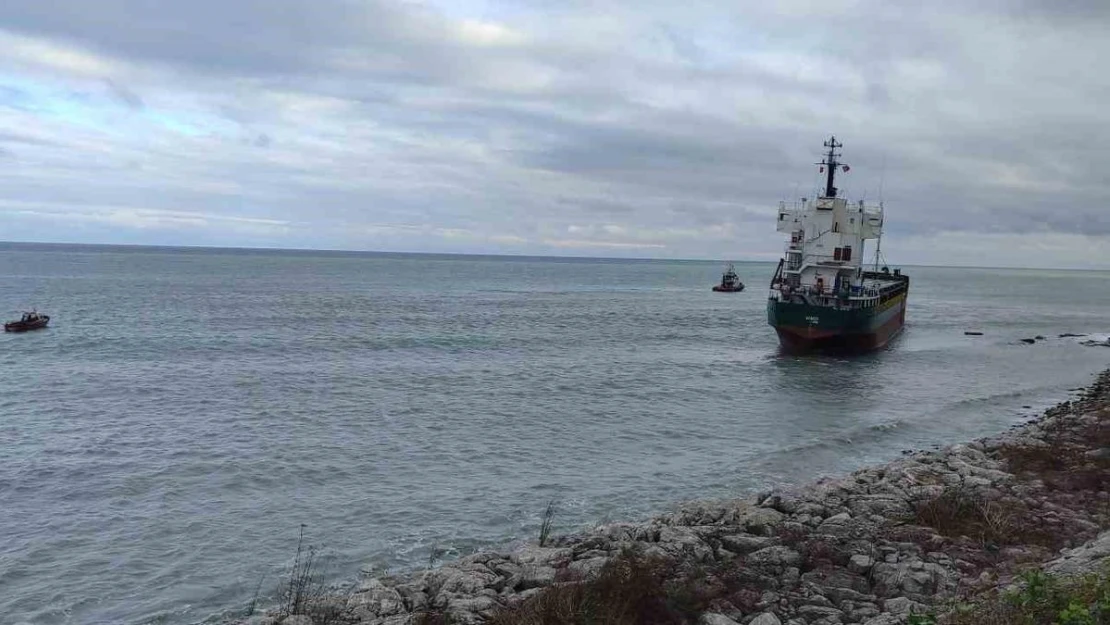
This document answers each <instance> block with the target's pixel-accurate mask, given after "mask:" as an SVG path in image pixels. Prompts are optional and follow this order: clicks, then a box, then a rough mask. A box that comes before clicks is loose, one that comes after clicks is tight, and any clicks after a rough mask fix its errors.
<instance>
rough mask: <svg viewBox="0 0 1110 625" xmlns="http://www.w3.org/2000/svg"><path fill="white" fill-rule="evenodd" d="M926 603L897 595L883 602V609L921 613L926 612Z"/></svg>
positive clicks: (885, 610)
mask: <svg viewBox="0 0 1110 625" xmlns="http://www.w3.org/2000/svg"><path fill="white" fill-rule="evenodd" d="M925 610H926V607H925V604H922V603H918V602H916V601H914V600H913V599H909V598H906V597H895V598H894V599H887V600H886V601H884V602H883V611H884V612H890V613H891V614H910V613H911V612H912V613H915V614H921V613H923V612H925Z"/></svg>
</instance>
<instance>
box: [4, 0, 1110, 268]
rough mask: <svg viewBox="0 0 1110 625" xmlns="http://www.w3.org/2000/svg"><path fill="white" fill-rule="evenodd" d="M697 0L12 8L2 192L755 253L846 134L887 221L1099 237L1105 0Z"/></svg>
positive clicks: (283, 223) (283, 240)
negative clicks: (728, 1) (9, 164)
mask: <svg viewBox="0 0 1110 625" xmlns="http://www.w3.org/2000/svg"><path fill="white" fill-rule="evenodd" d="M716 4H717V3H703V2H691V3H684V4H683V5H682V6H680V7H676V6H672V5H671V4H670V3H662V2H658V3H653V2H648V3H646V4H643V3H637V4H636V5H624V4H618V3H609V2H606V3H600V4H597V3H575V2H570V3H559V4H556V3H541V2H534V3H526V4H512V5H510V4H499V3H494V4H483V5H482V7H478V6H471V5H469V4H467V3H462V4H451V5H446V4H445V5H442V6H437V5H434V4H415V3H413V4H398V3H386V2H380V1H376V0H369V1H355V0H316V1H309V0H265V1H264V0H246V1H242V2H231V3H228V2H220V3H217V2H215V1H214V0H199V1H198V2H193V3H149V2H140V1H138V0H104V1H103V2H98V3H95V5H96V6H93V5H91V4H89V3H87V2H83V1H81V0H58V1H57V2H53V3H42V2H33V1H31V0H15V1H14V2H10V3H8V4H7V5H5V8H4V10H3V16H4V20H3V29H4V30H3V31H0V36H5V37H8V42H9V44H10V45H9V46H8V48H9V49H11V50H13V51H14V52H13V54H11V55H10V57H11V58H10V59H9V60H8V61H4V62H0V69H3V70H6V71H7V74H6V75H7V76H11V77H14V78H12V79H11V80H7V79H0V123H4V124H5V126H6V127H9V128H20V129H21V130H20V131H19V133H18V134H16V133H11V135H10V136H8V135H0V146H19V147H18V149H19V151H20V152H21V153H22V152H27V153H28V154H29V155H30V156H32V157H34V162H36V164H37V165H36V168H35V169H34V170H27V169H23V170H20V172H18V173H13V172H10V171H9V172H6V173H0V178H2V180H0V182H2V183H3V187H2V188H3V189H4V190H3V191H0V212H8V213H11V214H13V215H16V216H17V218H18V219H24V220H30V221H26V222H25V223H21V225H20V226H19V228H17V229H14V230H15V231H18V232H29V231H33V229H34V226H33V223H32V222H33V220H34V219H44V217H42V215H44V214H47V213H49V214H50V215H56V214H58V213H57V212H51V211H53V210H54V209H50V210H46V208H44V207H50V206H53V207H56V208H57V210H58V211H62V212H63V213H64V211H65V210H71V211H76V212H74V215H75V219H77V218H79V219H81V220H84V221H83V222H82V223H85V224H96V225H97V227H96V228H93V227H91V226H87V227H84V228H83V230H82V231H84V232H95V233H97V234H96V236H101V237H102V236H103V233H104V232H105V231H106V230H105V229H104V228H108V230H107V231H111V229H113V228H114V229H116V230H118V231H119V232H120V233H121V234H120V237H124V236H126V237H127V238H128V240H134V239H135V237H138V238H140V239H141V237H142V233H143V232H147V233H155V232H156V233H157V235H156V237H157V240H158V241H159V242H166V240H167V238H168V239H173V238H174V237H175V236H177V237H179V238H180V239H181V240H180V242H185V243H187V242H189V241H191V240H192V239H191V238H190V237H194V238H196V237H202V238H204V240H215V239H218V240H221V241H224V240H235V237H236V236H241V237H242V240H243V241H244V242H251V243H252V244H253V243H259V242H262V243H264V244H268V245H296V246H304V245H320V246H323V247H343V246H347V247H357V248H371V249H373V248H381V249H407V250H413V249H427V250H429V251H441V250H443V251H513V252H518V253H520V252H534V253H545V252H552V251H556V252H560V253H567V252H568V251H569V252H575V251H577V250H581V251H582V253H598V252H600V251H606V250H608V251H610V252H612V253H619V254H626V255H627V254H630V255H643V254H651V255H664V256H707V255H708V256H718V257H725V256H728V257H732V256H736V255H737V253H738V252H740V253H742V254H743V253H750V254H753V255H762V256H768V257H770V256H773V255H774V254H775V253H777V252H778V250H779V249H781V241H780V239H779V237H778V236H777V235H776V234H775V233H774V231H773V226H772V224H771V221H770V220H771V219H772V215H773V212H774V210H775V207H776V205H777V201H778V200H779V199H786V198H790V197H794V196H802V195H806V196H809V195H812V194H813V193H814V192H815V190H816V188H817V185H818V181H817V172H816V168H815V167H814V166H813V163H814V162H815V161H816V160H818V159H819V152H820V142H821V141H822V140H823V139H824V138H825V137H826V136H827V135H828V134H829V133H832V132H835V133H836V134H837V135H838V136H839V137H840V138H841V139H842V140H844V142H845V144H846V147H845V156H846V159H847V161H848V162H850V163H851V164H852V165H853V170H852V172H851V173H850V174H848V175H845V176H842V181H841V185H840V186H841V188H842V189H843V190H844V191H845V192H846V193H848V194H849V195H850V196H851V197H853V198H859V197H864V196H865V197H866V198H867V199H869V200H874V199H878V198H879V197H880V187H881V189H882V198H883V199H884V200H885V202H886V203H887V206H888V209H889V211H890V218H889V219H888V228H889V233H890V235H891V237H892V238H894V239H898V238H902V239H904V240H906V241H910V240H911V239H912V240H913V241H924V240H927V239H928V240H934V239H935V240H936V241H938V242H940V243H943V245H942V244H940V243H938V245H937V246H936V249H950V248H951V246H952V245H956V243H952V242H953V241H957V239H958V241H960V243H959V244H960V245H968V243H966V241H967V239H966V238H960V237H964V235H967V234H971V235H974V234H976V233H980V234H984V235H990V236H992V237H998V236H1005V237H1010V238H1009V239H1007V240H1011V241H1013V244H1014V245H1015V246H1018V245H1022V244H1025V243H1028V242H1029V241H1032V240H1036V237H1046V236H1049V235H1051V236H1061V237H1080V238H1083V239H1084V240H1087V241H1099V242H1102V243H1110V220H1108V218H1107V216H1106V215H1107V212H1106V208H1107V204H1108V202H1110V183H1108V182H1107V178H1106V177H1105V176H1104V175H1103V174H1102V173H1101V171H1100V163H1099V158H1100V151H1102V149H1103V146H1104V145H1106V144H1107V140H1108V139H1110V130H1108V129H1110V114H1107V113H1104V112H1103V111H1102V107H1101V106H1100V103H1101V102H1105V101H1106V100H1107V96H1110V76H1107V75H1104V72H1101V71H1099V69H1098V68H1099V67H1100V66H1101V59H1104V58H1106V56H1107V55H1110V42H1107V41H1105V40H1104V39H1105V38H1104V37H1102V35H1101V33H1103V32H1105V28H1106V26H1107V25H1108V24H1110V13H1108V11H1107V9H1106V8H1105V6H1104V3H1100V2H1093V1H1092V2H1080V1H1073V2H1066V3H1050V2H1047V1H1044V0H1014V1H1013V2H1003V1H998V2H995V3H993V4H984V5H979V6H978V7H977V8H965V7H964V6H962V4H961V3H956V2H952V1H950V0H946V1H944V2H940V3H928V4H924V5H922V4H911V3H886V2H878V1H877V0H864V1H862V2H847V1H846V2H843V3H838V2H828V3H822V4H821V5H820V6H817V5H810V4H808V3H799V2H795V1H792V0H791V1H783V2H779V3H771V4H768V5H760V6H758V7H757V6H747V7H739V8H736V9H727V8H722V7H720V6H717V5H716ZM98 83H99V87H98ZM105 85H106V86H107V89H106V90H105V89H104V86H105ZM140 93H141V94H142V96H139V95H138V94H140ZM120 104H123V105H124V106H125V107H126V108H127V109H128V110H130V111H131V112H132V113H133V114H132V116H131V117H129V118H127V119H124V118H121V117H120V116H119V115H121V114H123V112H121V111H120V110H119V105H120ZM24 129H25V130H24ZM32 129H33V130H32ZM275 137H276V138H280V140H275ZM260 148H264V149H260ZM27 206H36V207H38V208H36V209H35V211H37V212H35V211H30V210H29V209H27V208H26V207H27ZM82 206H84V207H86V208H82ZM64 207H69V208H68V209H66V208H64ZM81 211H83V212H81ZM189 212H195V213H197V214H203V215H206V217H203V218H198V219H197V220H194V221H188V220H184V219H183V218H182V217H181V214H182V213H189ZM32 213H34V214H35V215H38V216H37V217H33V218H32V217H30V216H28V215H31V214H32ZM19 215H23V217H18V216H19ZM236 220H238V221H236ZM259 220H263V221H259ZM265 220H270V221H275V222H280V225H275V224H274V223H269V222H268V221H265ZM186 222H187V223H188V224H189V226H188V228H185V226H183V225H182V224H185V223H186ZM35 223H37V222H35ZM201 224H203V225H201ZM301 224H312V234H305V231H306V228H303V227H301V226H300V225H301ZM217 230H218V234H217V233H216V231H217ZM43 232H44V233H51V232H58V230H57V225H56V224H51V226H50V228H49V229H44V230H43ZM123 233H126V234H123ZM136 233H137V234H136ZM175 233H176V234H175ZM42 236H46V234H43V235H39V238H41V237H42ZM90 236H91V235H90ZM151 236H152V237H154V236H155V235H153V234H152V235H151ZM953 237H956V238H953ZM151 240H154V239H153V238H152V239H151ZM198 240H199V239H198ZM591 245H594V246H595V247H593V248H591V247H590V246H591ZM907 246H908V247H909V244H907ZM886 249H889V250H890V254H891V255H895V254H896V253H897V251H896V250H897V247H896V246H895V245H894V243H892V244H891V245H884V250H886ZM914 249H918V248H914ZM920 249H922V250H926V252H923V253H924V254H926V255H927V250H928V249H929V247H928V246H927V245H924V244H922V245H921V246H920ZM1000 249H1001V248H1000ZM917 260H919V261H921V262H944V258H918V259H917ZM988 260H989V259H988ZM999 262H1004V261H1001V260H1000V261H999ZM1005 262H1008V261H1005ZM1053 262H1060V263H1065V264H1069V263H1070V264H1076V263H1079V264H1082V262H1083V261H1082V259H1080V260H1076V259H1075V258H1072V257H1071V256H1066V255H1061V256H1060V257H1059V258H1058V259H1057V260H1056V261H1053ZM1092 262H1093V261H1092ZM1098 262H1103V263H1105V262H1110V261H1105V260H1104V261H1098Z"/></svg>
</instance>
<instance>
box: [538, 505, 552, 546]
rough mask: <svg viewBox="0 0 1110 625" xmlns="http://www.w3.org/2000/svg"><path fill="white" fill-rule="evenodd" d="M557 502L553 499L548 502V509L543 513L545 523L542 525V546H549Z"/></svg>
mask: <svg viewBox="0 0 1110 625" xmlns="http://www.w3.org/2000/svg"><path fill="white" fill-rule="evenodd" d="M555 506H556V504H555V500H554V499H552V500H550V501H548V502H547V509H545V510H544V511H543V521H542V522H541V523H540V541H539V542H540V546H541V547H544V546H546V545H547V541H548V539H550V538H551V527H552V525H553V524H554V522H555Z"/></svg>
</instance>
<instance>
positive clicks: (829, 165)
mask: <svg viewBox="0 0 1110 625" xmlns="http://www.w3.org/2000/svg"><path fill="white" fill-rule="evenodd" d="M825 147H826V148H828V149H829V151H828V153H826V154H825V158H824V159H822V160H821V162H820V163H817V164H818V165H820V166H821V169H823V170H825V172H826V173H825V195H824V197H836V186H834V185H835V183H836V168H837V167H839V166H840V165H841V163H840V161H838V160H837V158H839V157H840V154H839V153H837V151H836V149H837V148H841V147H844V144H843V143H840V142H838V141H837V140H836V135H833V136H831V137H829V140H828V141H826V142H825Z"/></svg>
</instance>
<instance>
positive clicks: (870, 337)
mask: <svg viewBox="0 0 1110 625" xmlns="http://www.w3.org/2000/svg"><path fill="white" fill-rule="evenodd" d="M907 295H908V290H907V291H904V292H902V293H900V294H898V295H897V296H895V297H892V298H891V299H889V300H888V301H886V302H883V304H882V305H880V306H875V307H873V308H861V309H855V310H837V309H835V308H832V307H829V306H817V305H812V304H805V303H796V302H781V301H776V300H773V299H772V300H768V302H767V321H768V323H770V324H771V326H772V327H774V328H775V331H776V332H777V333H778V336H779V343H780V344H781V345H782V347H783V349H784V350H786V351H789V352H792V353H804V352H866V351H870V350H874V349H878V348H880V347H883V346H884V345H886V344H887V343H889V342H890V340H891V339H893V338H894V337H896V336H898V334H899V333H900V332H901V331H902V327H903V326H904V325H905V322H906V296H907Z"/></svg>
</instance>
